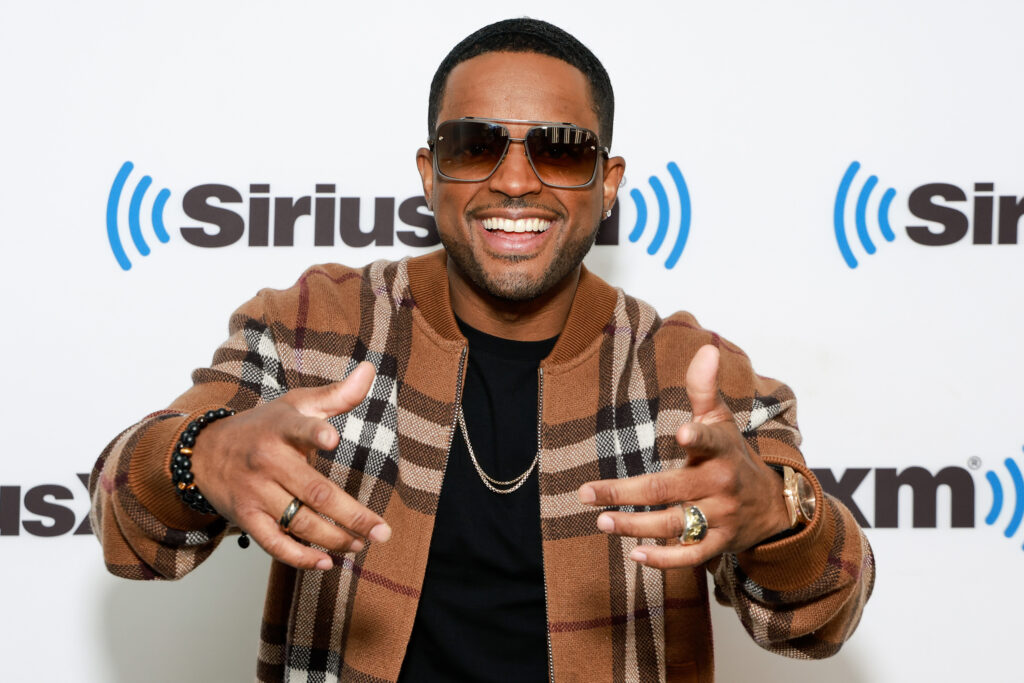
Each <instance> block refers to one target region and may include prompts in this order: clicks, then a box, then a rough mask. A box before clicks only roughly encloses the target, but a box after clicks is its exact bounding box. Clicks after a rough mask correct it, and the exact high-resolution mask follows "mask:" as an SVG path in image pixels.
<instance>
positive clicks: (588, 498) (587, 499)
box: [578, 484, 597, 505]
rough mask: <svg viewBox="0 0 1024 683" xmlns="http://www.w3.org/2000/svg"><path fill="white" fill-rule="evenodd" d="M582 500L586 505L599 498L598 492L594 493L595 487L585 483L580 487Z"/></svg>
mask: <svg viewBox="0 0 1024 683" xmlns="http://www.w3.org/2000/svg"><path fill="white" fill-rule="evenodd" d="M578 495H579V497H580V502H581V503H583V504H584V505H590V504H592V503H593V502H594V501H595V500H597V494H596V493H594V489H593V487H591V486H587V485H586V484H584V485H583V486H581V487H580V490H579V493H578Z"/></svg>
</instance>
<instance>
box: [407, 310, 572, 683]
mask: <svg viewBox="0 0 1024 683" xmlns="http://www.w3.org/2000/svg"><path fill="white" fill-rule="evenodd" d="M459 329H461V330H462V333H463V334H464V335H465V336H466V338H467V339H468V340H469V354H468V358H467V366H466V383H465V387H464V388H463V391H462V410H463V414H464V415H465V418H466V427H467V429H468V430H469V437H470V440H471V442H472V444H473V451H474V452H475V454H476V458H477V461H478V462H479V463H480V466H481V467H482V468H483V470H484V472H486V473H487V474H488V475H490V476H491V477H493V478H495V479H499V480H502V481H505V480H509V479H514V478H516V477H518V476H519V475H520V474H522V473H523V472H524V471H526V469H527V468H528V467H529V466H530V463H531V462H532V461H533V459H534V457H535V456H536V455H537V430H538V426H539V423H538V416H537V407H538V380H537V368H538V366H539V365H540V361H541V360H542V359H543V358H544V357H545V356H547V355H548V353H550V352H551V349H552V348H553V347H554V345H555V341H556V339H548V340H544V341H535V342H521V341H513V340H509V339H501V338H499V337H493V336H491V335H489V334H484V333H483V332H480V331H478V330H475V329H473V328H471V327H469V326H468V325H466V324H465V323H463V322H462V321H459ZM537 476H538V475H537V471H536V470H534V472H533V473H532V474H531V475H530V477H529V478H528V479H527V480H526V482H525V483H524V484H523V485H522V486H521V487H520V488H519V489H518V490H516V491H514V492H512V493H509V494H504V495H503V494H498V493H494V492H493V491H491V490H489V489H487V488H486V487H485V486H484V484H483V482H482V481H481V480H480V477H479V475H478V474H477V472H476V469H474V467H473V463H472V462H471V461H470V458H469V451H468V450H467V449H466V443H465V440H464V438H463V435H462V432H461V430H459V429H458V428H457V431H456V434H455V436H454V438H453V439H452V447H451V451H450V453H449V454H448V465H447V467H446V469H445V474H444V484H443V485H442V487H441V497H440V500H439V502H438V508H437V517H436V519H435V522H434V534H433V537H432V539H431V542H430V555H429V558H428V560H427V571H426V576H425V577H424V580H423V591H422V594H421V595H420V602H419V609H418V610H417V612H416V621H415V624H414V625H413V629H412V637H411V639H410V641H409V647H408V650H407V651H406V655H405V661H404V662H403V663H402V673H401V676H400V677H399V680H400V681H402V683H412V682H415V683H419V682H420V681H517V682H518V681H544V680H547V671H548V665H547V661H548V660H547V616H546V613H545V606H544V568H543V562H542V557H541V532H540V491H539V488H538V483H537Z"/></svg>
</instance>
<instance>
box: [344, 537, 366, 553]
mask: <svg viewBox="0 0 1024 683" xmlns="http://www.w3.org/2000/svg"><path fill="white" fill-rule="evenodd" d="M365 547H366V544H365V543H363V540H362V539H361V538H357V539H356V540H354V541H352V543H351V544H350V545H349V546H348V551H349V552H350V553H358V552H359V551H360V550H362V549H363V548H365Z"/></svg>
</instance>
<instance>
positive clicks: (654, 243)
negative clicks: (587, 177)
mask: <svg viewBox="0 0 1024 683" xmlns="http://www.w3.org/2000/svg"><path fill="white" fill-rule="evenodd" d="M667 168H668V174H669V176H671V178H672V182H673V183H675V190H676V194H677V195H678V197H679V225H678V227H677V228H676V235H675V241H674V242H673V244H672V248H671V249H670V250H669V252H668V257H667V258H666V259H665V267H666V268H668V269H669V270H671V269H672V268H674V267H675V265H676V263H678V262H679V257H680V256H682V254H683V249H684V248H686V239H687V237H689V235H690V191H689V190H688V189H687V187H686V181H685V180H684V179H683V174H682V172H681V171H680V170H679V166H677V165H676V163H675V162H674V161H670V162H669V163H668V166H667ZM648 182H649V183H650V185H651V190H652V191H653V192H654V197H655V199H656V200H657V202H658V226H657V228H655V230H654V237H652V238H651V242H650V244H649V245H648V246H647V253H648V254H650V255H651V256H654V255H655V254H657V253H658V250H660V249H661V247H662V245H663V244H664V242H665V238H666V237H667V236H668V229H669V219H670V215H669V206H668V194H667V193H666V192H665V186H664V185H663V184H662V182H661V180H659V179H658V177H657V176H651V177H650V179H649V180H648ZM629 196H630V197H631V198H632V199H633V204H634V205H635V206H636V224H635V225H634V226H633V229H632V230H631V231H630V233H629V241H630V242H636V241H638V240H639V239H640V237H641V236H642V235H643V233H644V228H645V227H646V226H647V201H646V200H645V199H644V195H643V193H642V192H640V190H637V189H635V188H634V189H632V190H630V191H629Z"/></svg>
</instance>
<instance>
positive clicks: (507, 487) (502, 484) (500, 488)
mask: <svg viewBox="0 0 1024 683" xmlns="http://www.w3.org/2000/svg"><path fill="white" fill-rule="evenodd" d="M459 428H460V429H461V430H462V438H463V439H464V440H465V442H466V448H467V449H468V450H469V458H470V460H472V461H473V467H475V468H476V473H477V474H479V475H480V481H482V482H483V483H484V486H486V487H487V488H489V489H490V490H492V491H494V492H495V493H502V494H505V493H512V492H513V491H515V490H516V489H518V488H519V487H520V486H522V485H523V484H525V483H526V480H527V479H529V477H530V473H532V472H533V469H534V468H535V467H536V466H537V461H538V460H540V451H537V455H535V456H533V462H531V463H530V466H529V467H528V468H527V469H526V471H525V472H523V473H522V474H520V475H519V476H518V477H516V478H515V479H509V480H508V481H501V480H499V479H495V478H494V477H492V476H490V475H489V474H487V473H486V472H484V468H482V467H480V463H479V462H477V460H476V453H474V452H473V444H471V443H470V442H469V430H468V429H466V418H465V416H463V414H462V406H459Z"/></svg>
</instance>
